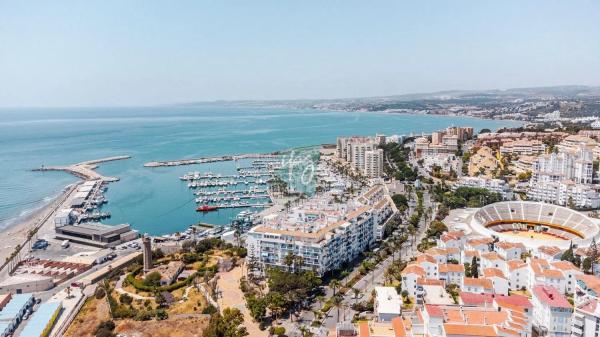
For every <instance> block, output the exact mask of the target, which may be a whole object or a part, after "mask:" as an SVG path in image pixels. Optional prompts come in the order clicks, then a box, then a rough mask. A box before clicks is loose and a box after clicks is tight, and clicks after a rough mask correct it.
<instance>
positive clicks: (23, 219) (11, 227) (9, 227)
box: [0, 108, 525, 262]
mask: <svg viewBox="0 0 600 337" xmlns="http://www.w3.org/2000/svg"><path fill="white" fill-rule="evenodd" d="M311 109H313V110H316V111H321V110H328V111H340V112H357V113H364V114H365V115H373V114H380V115H383V114H394V113H396V114H402V115H410V116H414V117H415V118H418V117H422V116H430V117H433V118H435V117H438V118H439V117H447V118H448V117H449V118H454V117H461V116H453V115H433V114H415V113H404V112H400V113H398V112H393V111H348V110H338V109H319V108H311ZM462 118H468V119H472V120H474V121H475V120H479V121H484V120H486V121H498V120H494V119H489V118H481V117H472V116H462ZM503 121H507V122H509V121H510V120H503ZM512 122H518V123H520V124H522V123H525V122H523V121H518V120H513V121H512ZM500 128H501V127H500ZM415 130H416V129H415ZM415 132H416V131H415ZM307 143H310V139H307ZM320 145H322V144H316V145H315V144H313V145H305V146H301V147H300V148H306V147H314V146H320ZM297 148H299V147H292V148H287V149H284V150H278V151H274V152H271V154H272V153H285V152H286V151H291V150H294V149H297ZM233 153H236V152H233ZM264 154H270V152H265V153H264ZM234 156H235V155H234ZM126 157H128V156H117V157H112V159H113V160H119V159H125V158H126ZM159 158H160V157H159ZM105 159H108V158H105ZM149 159H151V158H149ZM167 159H168V157H167ZM198 159H202V158H195V159H194V158H191V159H190V158H187V159H186V158H184V159H181V161H186V160H191V161H194V160H198ZM169 161H177V160H163V161H156V162H154V163H156V164H158V165H157V166H163V165H161V164H162V163H164V162H169ZM101 162H102V160H90V161H86V162H82V163H80V164H76V165H80V167H79V168H78V170H77V171H75V170H72V171H70V173H71V174H73V175H76V176H77V174H76V173H84V174H88V173H95V172H94V171H93V170H94V168H95V167H96V166H97V164H99V163H101ZM151 163H152V162H150V163H145V164H146V165H144V166H146V167H148V166H149V167H152V166H153V165H147V164H151ZM73 166H74V165H71V166H69V167H73ZM82 166H87V167H85V169H84V167H82ZM165 166H171V165H165ZM66 168H67V167H64V166H54V167H51V166H49V167H45V168H44V170H61V171H68V170H66ZM40 169H41V168H40ZM82 169H83V170H82ZM79 178H83V179H85V178H84V177H81V176H79ZM90 178H91V177H90ZM106 178H114V181H116V180H117V179H118V178H116V177H106ZM92 179H93V178H92ZM67 187H68V185H67V186H65V188H67ZM62 195H63V193H61V194H59V195H58V196H55V198H54V199H53V200H52V201H50V203H49V204H48V205H50V204H52V203H53V202H55V199H56V198H59V197H60V196H62ZM48 205H45V206H43V207H41V208H39V209H35V210H33V211H31V212H29V211H28V210H24V211H23V213H24V214H25V215H23V216H21V215H18V216H16V217H15V218H14V219H11V221H10V222H6V225H5V226H6V227H4V228H0V233H3V232H13V231H15V230H16V229H15V228H17V227H20V226H23V224H28V223H29V224H30V223H31V220H29V219H31V218H35V216H36V215H37V214H40V213H43V212H44V211H45V210H46V209H47V208H48V207H49V206H48ZM35 208H38V207H35ZM29 210H31V209H29ZM2 262H3V261H2Z"/></svg>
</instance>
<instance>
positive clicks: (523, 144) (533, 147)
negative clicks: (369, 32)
mask: <svg viewBox="0 0 600 337" xmlns="http://www.w3.org/2000/svg"><path fill="white" fill-rule="evenodd" d="M544 151H546V145H544V143H542V142H541V141H539V140H536V139H533V140H528V139H518V140H514V141H508V142H505V143H504V144H502V146H500V153H502V154H503V155H508V154H515V155H518V156H531V155H539V154H543V153H544Z"/></svg>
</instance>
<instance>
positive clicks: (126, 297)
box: [119, 294, 133, 304]
mask: <svg viewBox="0 0 600 337" xmlns="http://www.w3.org/2000/svg"><path fill="white" fill-rule="evenodd" d="M119 302H121V304H131V303H132V302H133V297H131V296H129V295H127V294H121V296H119Z"/></svg>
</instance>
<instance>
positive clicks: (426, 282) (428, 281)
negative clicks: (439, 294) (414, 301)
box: [417, 278, 444, 286]
mask: <svg viewBox="0 0 600 337" xmlns="http://www.w3.org/2000/svg"><path fill="white" fill-rule="evenodd" d="M417 285H420V286H444V281H442V280H436V279H433V278H419V279H417Z"/></svg>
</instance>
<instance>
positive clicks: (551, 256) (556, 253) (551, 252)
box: [532, 246, 563, 261]
mask: <svg viewBox="0 0 600 337" xmlns="http://www.w3.org/2000/svg"><path fill="white" fill-rule="evenodd" d="M532 253H533V256H534V257H537V258H541V259H546V260H548V261H553V260H558V259H560V257H561V256H562V254H563V251H562V249H560V248H558V247H557V246H539V247H538V249H536V250H534V251H533V252H532Z"/></svg>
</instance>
